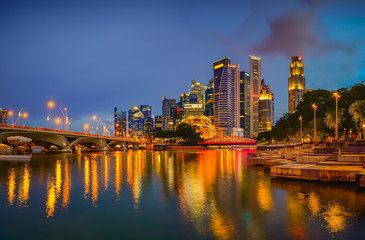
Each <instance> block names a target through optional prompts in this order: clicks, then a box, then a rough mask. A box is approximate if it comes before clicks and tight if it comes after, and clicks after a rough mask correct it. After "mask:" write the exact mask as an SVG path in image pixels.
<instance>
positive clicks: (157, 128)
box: [155, 115, 162, 133]
mask: <svg viewBox="0 0 365 240" xmlns="http://www.w3.org/2000/svg"><path fill="white" fill-rule="evenodd" d="M161 131H162V116H161V115H160V116H155V133H158V132H161Z"/></svg>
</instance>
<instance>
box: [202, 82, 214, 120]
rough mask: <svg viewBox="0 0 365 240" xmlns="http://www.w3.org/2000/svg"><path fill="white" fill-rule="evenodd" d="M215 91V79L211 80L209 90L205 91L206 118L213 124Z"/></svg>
mask: <svg viewBox="0 0 365 240" xmlns="http://www.w3.org/2000/svg"><path fill="white" fill-rule="evenodd" d="M213 89H214V81H213V79H210V80H209V84H208V85H207V90H205V111H204V113H205V116H207V117H208V118H209V119H210V120H211V121H212V122H213V119H214V116H213V112H214V111H213V99H214V98H213Z"/></svg>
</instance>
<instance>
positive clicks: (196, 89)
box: [190, 80, 207, 108]
mask: <svg viewBox="0 0 365 240" xmlns="http://www.w3.org/2000/svg"><path fill="white" fill-rule="evenodd" d="M206 90H207V87H206V86H205V85H204V84H202V83H200V82H198V81H195V80H191V93H192V94H195V95H196V96H197V101H196V102H190V103H192V104H194V103H197V104H202V105H203V108H205V91H206Z"/></svg>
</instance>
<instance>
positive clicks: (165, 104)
mask: <svg viewBox="0 0 365 240" xmlns="http://www.w3.org/2000/svg"><path fill="white" fill-rule="evenodd" d="M175 105H176V99H167V98H165V97H162V130H174V119H173V118H172V117H171V116H170V109H171V108H172V107H174V106H175Z"/></svg>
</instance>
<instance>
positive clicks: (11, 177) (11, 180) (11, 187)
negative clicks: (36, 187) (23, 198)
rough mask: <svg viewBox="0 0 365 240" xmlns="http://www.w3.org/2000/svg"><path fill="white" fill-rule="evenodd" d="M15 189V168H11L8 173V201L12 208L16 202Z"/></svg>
mask: <svg viewBox="0 0 365 240" xmlns="http://www.w3.org/2000/svg"><path fill="white" fill-rule="evenodd" d="M15 188H16V174H15V169H14V168H9V171H8V201H9V205H10V206H12V205H13V204H14V200H15V197H16V195H15Z"/></svg>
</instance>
